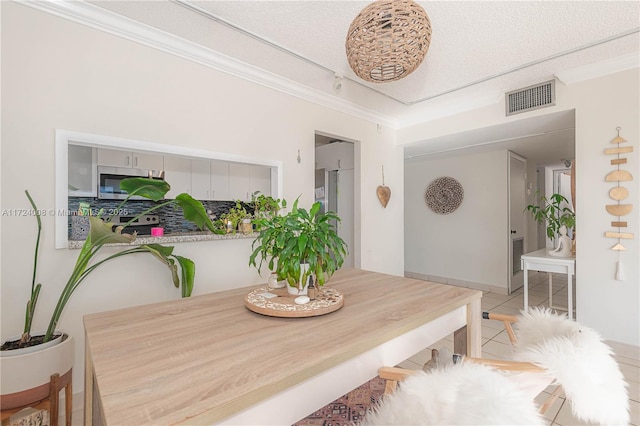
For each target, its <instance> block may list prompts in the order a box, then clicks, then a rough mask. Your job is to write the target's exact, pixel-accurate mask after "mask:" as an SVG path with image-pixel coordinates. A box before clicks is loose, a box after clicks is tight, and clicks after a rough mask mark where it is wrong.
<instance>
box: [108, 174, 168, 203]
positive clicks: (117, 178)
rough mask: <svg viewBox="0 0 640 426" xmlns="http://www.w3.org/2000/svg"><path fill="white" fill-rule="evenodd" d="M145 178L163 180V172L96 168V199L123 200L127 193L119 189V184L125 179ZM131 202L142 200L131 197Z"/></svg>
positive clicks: (137, 197) (141, 198) (142, 198)
mask: <svg viewBox="0 0 640 426" xmlns="http://www.w3.org/2000/svg"><path fill="white" fill-rule="evenodd" d="M132 177H145V178H152V179H161V180H164V170H158V171H156V170H141V169H130V168H126V167H109V166H98V198H100V199H103V200H124V199H125V198H127V195H128V194H127V192H126V191H123V190H122V189H120V182H122V180H123V179H126V178H132ZM130 199H131V200H144V199H145V198H144V197H139V196H136V195H134V196H132V197H131V198H130Z"/></svg>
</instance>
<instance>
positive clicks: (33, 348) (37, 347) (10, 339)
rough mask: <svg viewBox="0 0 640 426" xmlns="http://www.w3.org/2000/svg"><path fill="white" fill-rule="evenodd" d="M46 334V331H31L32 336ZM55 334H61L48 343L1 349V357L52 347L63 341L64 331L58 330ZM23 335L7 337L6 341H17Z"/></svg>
mask: <svg viewBox="0 0 640 426" xmlns="http://www.w3.org/2000/svg"><path fill="white" fill-rule="evenodd" d="M45 334H46V332H45V331H35V332H33V333H31V336H43V335H45ZM53 334H54V336H55V335H56V334H59V335H58V337H56V338H55V339H51V340H49V341H48V342H47V343H43V344H41V345H36V346H27V347H26V348H20V349H14V350H11V351H0V357H9V356H16V355H25V354H28V353H31V352H38V351H41V350H43V349H47V348H50V347H51V346H55V345H57V344H58V343H60V342H61V341H62V337H63V333H62V332H60V331H56V332H54V333H53ZM21 337H22V335H20V336H13V337H10V338H9V339H7V340H6V341H7V342H12V341H15V340H19V339H20V338H21Z"/></svg>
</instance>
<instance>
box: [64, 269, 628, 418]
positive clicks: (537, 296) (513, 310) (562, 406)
mask: <svg viewBox="0 0 640 426" xmlns="http://www.w3.org/2000/svg"><path fill="white" fill-rule="evenodd" d="M553 283H554V289H553V304H554V305H556V306H564V307H565V308H566V306H567V286H566V275H562V276H560V275H559V276H557V277H556V276H554V279H553ZM574 289H575V286H574ZM574 291H575V290H574ZM523 294H524V293H523V290H522V289H519V290H517V291H515V292H514V293H513V294H511V295H508V296H507V295H502V294H496V293H486V292H485V293H484V295H483V297H482V310H483V311H492V312H496V313H501V314H518V313H520V310H521V309H522V307H523V304H524V300H523ZM548 296H549V295H548V285H547V274H546V273H538V272H530V275H529V304H530V305H533V306H536V305H540V306H547V303H548V300H549V298H548ZM574 300H575V294H574ZM432 347H433V348H435V349H441V348H443V347H446V348H448V349H449V350H450V351H453V338H452V337H451V338H446V339H443V340H441V341H440V342H438V343H436V344H434V345H433V346H432ZM510 348H511V347H510V344H509V339H508V337H507V334H506V332H505V331H504V328H503V327H502V323H500V322H497V321H491V320H482V355H483V357H486V358H508V357H509V355H510V350H511V349H510ZM637 354H638V351H636V352H635V355H632V356H630V357H625V356H621V355H617V356H616V359H617V361H618V364H619V366H620V369H621V370H622V373H623V374H624V376H625V379H626V380H627V383H628V384H629V405H630V407H631V424H632V425H635V426H640V356H638V355H637ZM430 358H431V348H428V349H426V350H424V351H422V352H420V353H419V354H417V355H415V356H413V357H411V358H410V359H408V360H406V361H405V362H403V363H402V364H400V365H401V366H402V367H405V368H410V369H414V370H415V369H420V368H422V366H423V365H424V363H425V362H426V361H428V360H429V359H430ZM541 399H543V400H544V399H545V397H544V396H543V397H542V398H541ZM74 406H75V408H76V409H75V410H74V412H73V426H80V425H82V424H83V414H84V413H83V410H82V404H81V403H76V401H74ZM545 418H546V419H547V420H548V424H549V425H553V426H570V425H584V424H585V423H583V422H580V421H579V420H577V419H575V418H574V417H573V415H572V414H571V407H570V406H569V403H567V402H566V401H565V399H564V395H562V396H561V397H560V398H559V399H558V400H557V401H556V402H555V404H554V405H553V406H552V407H551V408H550V409H549V410H548V411H547V413H546V414H545ZM60 420H61V422H60V423H59V424H64V419H63V417H61V418H60Z"/></svg>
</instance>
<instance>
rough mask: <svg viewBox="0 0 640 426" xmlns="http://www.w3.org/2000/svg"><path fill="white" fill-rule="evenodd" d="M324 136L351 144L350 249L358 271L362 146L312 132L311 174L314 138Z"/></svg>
mask: <svg viewBox="0 0 640 426" xmlns="http://www.w3.org/2000/svg"><path fill="white" fill-rule="evenodd" d="M316 135H317V136H324V137H328V138H331V139H336V140H340V141H343V142H350V143H352V144H353V175H354V178H353V218H352V220H353V247H350V249H351V250H353V266H354V268H357V269H360V268H361V267H362V256H361V241H362V226H361V223H360V221H359V220H356V219H357V218H359V217H361V212H362V195H361V194H362V191H361V188H362V179H361V158H362V145H361V142H360V141H359V140H356V139H351V138H347V137H344V136H339V135H337V134H335V133H330V132H324V131H322V130H315V131H314V137H313V140H314V149H313V151H314V162H313V164H314V165H313V169H314V170H312V171H311V172H312V173H313V172H315V137H316Z"/></svg>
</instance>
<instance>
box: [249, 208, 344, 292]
mask: <svg viewBox="0 0 640 426" xmlns="http://www.w3.org/2000/svg"><path fill="white" fill-rule="evenodd" d="M283 204H285V205H286V202H284V200H283ZM320 207H321V205H320V203H319V202H315V203H314V204H313V205H312V206H311V209H310V210H309V211H307V210H306V209H303V208H299V207H298V200H296V201H295V202H294V203H293V208H292V210H291V211H290V212H289V213H287V214H285V215H274V216H273V217H271V218H260V219H255V223H256V224H257V225H258V226H259V229H260V233H259V235H258V236H257V237H256V239H255V240H254V241H253V244H252V250H253V252H252V253H251V256H250V257H249V265H250V266H254V267H256V269H258V271H260V269H261V267H262V265H263V264H264V263H267V266H268V267H269V270H271V271H275V272H276V273H277V275H278V279H279V280H286V281H287V283H288V284H289V285H290V286H291V287H298V289H301V288H302V287H303V286H304V284H305V283H307V279H308V277H309V276H310V275H314V276H315V277H316V283H317V284H318V285H324V283H325V282H326V281H327V280H328V279H329V278H330V277H331V275H333V273H334V272H335V271H336V270H337V269H339V268H340V267H341V266H342V264H343V263H344V256H345V255H346V253H347V246H346V243H345V242H344V240H343V239H342V238H340V236H339V235H338V233H337V230H336V227H335V226H336V225H335V223H337V222H339V221H340V218H339V217H338V216H337V215H336V214H335V213H333V212H325V213H321V212H320ZM302 264H308V268H305V267H303V266H301V265H302Z"/></svg>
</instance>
